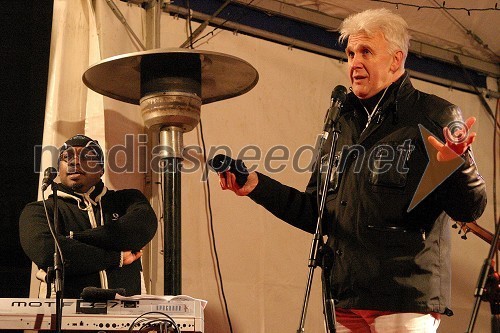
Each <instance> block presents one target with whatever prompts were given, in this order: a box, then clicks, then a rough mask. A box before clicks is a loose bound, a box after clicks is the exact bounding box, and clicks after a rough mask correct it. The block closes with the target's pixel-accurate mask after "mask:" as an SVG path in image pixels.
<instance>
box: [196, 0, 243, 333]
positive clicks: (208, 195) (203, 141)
mask: <svg viewBox="0 0 500 333" xmlns="http://www.w3.org/2000/svg"><path fill="white" fill-rule="evenodd" d="M186 5H187V9H188V20H187V22H188V29H189V36H188V39H189V43H190V48H191V49H192V48H193V38H192V37H193V28H192V25H191V7H190V4H189V0H187V2H186ZM200 136H201V142H202V146H203V163H204V164H203V165H204V167H203V169H202V170H203V172H207V170H208V169H207V168H206V163H207V154H206V146H205V137H204V135H203V124H202V122H201V120H200ZM206 176H207V177H205V179H206V180H207V181H206V184H207V202H208V212H209V224H210V233H211V234H212V246H213V249H214V256H215V262H216V266H217V274H218V276H219V281H220V282H219V283H220V289H221V294H222V299H223V301H224V309H225V312H226V317H227V321H228V324H229V331H230V332H231V333H232V332H233V325H232V324H231V317H230V315H229V309H228V305H227V300H226V293H225V292H224V284H223V281H222V273H221V270H220V263H219V255H218V253H217V245H216V242H215V232H214V226H213V214H212V203H211V201H212V200H211V197H210V182H209V179H208V174H207V175H206Z"/></svg>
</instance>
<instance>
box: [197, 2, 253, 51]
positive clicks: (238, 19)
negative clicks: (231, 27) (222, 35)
mask: <svg viewBox="0 0 500 333" xmlns="http://www.w3.org/2000/svg"><path fill="white" fill-rule="evenodd" d="M254 1H255V0H252V1H250V2H249V3H247V4H246V5H245V6H246V7H248V6H250V5H251V4H252V3H253V2H254ZM245 15H247V14H241V15H240V16H239V17H238V18H236V19H235V20H234V21H233V22H238V21H240V20H241V19H242V18H243V17H245ZM228 21H229V18H227V19H226V20H224V22H222V23H221V24H220V25H218V26H217V27H215V28H213V29H212V31H210V32H208V33H206V34H205V35H203V36H201V37H200V38H198V39H196V40H195V41H193V42H192V44H195V43H197V42H199V41H200V40H202V39H204V38H206V37H207V36H209V35H213V34H214V32H215V31H216V30H218V29H220V28H222V27H223V26H224V24H226V23H227V22H228Z"/></svg>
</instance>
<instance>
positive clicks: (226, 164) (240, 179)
mask: <svg viewBox="0 0 500 333" xmlns="http://www.w3.org/2000/svg"><path fill="white" fill-rule="evenodd" d="M207 164H208V166H209V167H210V168H212V170H214V171H215V172H217V173H222V172H226V171H229V172H231V173H233V174H234V175H235V176H236V183H237V184H238V185H239V186H240V187H242V186H243V185H245V183H246V182H247V178H248V170H247V167H246V166H245V163H243V161H242V160H233V159H232V158H231V157H229V156H226V155H223V154H218V155H216V156H215V157H214V158H212V159H210V160H209V161H208V162H207Z"/></svg>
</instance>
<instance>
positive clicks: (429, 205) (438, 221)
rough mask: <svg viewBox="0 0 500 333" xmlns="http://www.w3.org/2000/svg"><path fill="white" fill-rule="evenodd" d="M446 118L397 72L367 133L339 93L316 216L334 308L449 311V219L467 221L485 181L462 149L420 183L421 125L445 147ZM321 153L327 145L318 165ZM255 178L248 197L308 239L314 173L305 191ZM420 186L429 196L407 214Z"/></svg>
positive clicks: (448, 113) (448, 112)
mask: <svg viewBox="0 0 500 333" xmlns="http://www.w3.org/2000/svg"><path fill="white" fill-rule="evenodd" d="M453 121H462V116H461V112H460V110H459V108H458V107H456V106H454V105H452V104H450V103H449V102H447V101H445V100H443V99H441V98H439V97H436V96H433V95H429V94H425V93H423V92H420V91H418V90H416V89H414V88H413V86H412V84H411V82H410V79H409V76H408V74H406V73H405V74H404V75H403V76H402V77H401V78H400V79H399V80H398V81H397V82H395V83H394V84H392V85H391V86H390V87H389V89H388V91H387V93H386V95H385V96H384V98H383V100H382V102H381V103H380V104H379V107H378V109H377V110H376V111H375V113H374V114H373V116H372V120H371V122H370V123H369V124H368V126H367V127H366V128H365V124H366V122H367V113H366V111H365V110H364V108H363V105H362V104H361V102H360V101H359V100H358V99H357V97H356V96H354V94H352V93H350V94H348V97H347V101H346V103H345V105H344V107H343V109H342V113H341V117H340V119H339V124H340V131H341V134H340V137H339V140H338V144H337V149H336V153H335V156H336V159H335V161H336V163H335V169H334V172H333V174H332V177H331V178H330V184H329V189H328V196H327V202H326V210H327V212H326V213H325V218H324V220H323V222H324V223H323V233H324V234H326V235H328V241H327V244H328V245H329V247H330V248H331V249H332V250H333V252H332V253H333V274H331V279H330V281H331V285H332V291H333V295H334V298H335V299H336V300H338V304H337V306H338V307H341V308H354V309H371V310H383V311H396V312H439V313H446V314H451V311H450V310H449V306H450V271H451V268H450V227H449V223H448V221H449V218H448V217H449V216H450V217H452V218H453V219H455V220H457V221H462V222H469V221H473V220H475V219H477V218H478V217H479V216H480V215H481V214H482V212H483V210H484V208H485V206H486V191H485V185H484V181H483V179H482V178H481V177H480V176H479V174H478V173H477V169H476V166H475V164H474V161H473V158H472V155H471V154H472V153H471V152H470V151H468V152H467V153H466V154H464V156H463V157H464V160H465V162H464V163H463V164H462V165H461V166H460V167H459V168H458V169H456V171H455V172H453V173H452V174H451V176H449V177H447V178H444V177H443V178H441V179H439V177H438V179H427V178H426V179H424V180H422V176H423V173H424V170H425V168H426V166H427V164H428V162H429V158H428V157H427V152H426V148H425V144H424V141H423V138H422V134H421V131H420V128H421V127H422V128H423V129H424V130H425V129H427V130H428V131H430V132H432V133H433V134H434V135H435V136H437V137H439V138H440V139H441V141H444V137H443V131H442V129H443V127H444V126H447V125H448V124H450V123H451V122H453ZM419 126H420V127H419ZM329 149H330V143H329V142H327V144H326V145H325V148H324V149H323V152H322V156H323V158H322V161H325V160H326V157H327V155H328V154H327V152H328V151H329ZM435 153H436V152H435V151H433V152H430V153H429V155H432V156H431V158H434V156H435ZM388 161H394V162H395V163H392V164H391V163H390V162H388ZM435 166H436V164H434V167H435ZM439 166H440V168H441V167H442V166H443V167H444V164H440V165H439ZM430 169H431V168H430ZM434 171H435V170H434ZM433 174H436V173H435V172H433ZM258 176H259V183H258V185H257V187H256V188H255V189H254V191H252V193H250V195H249V197H251V198H252V199H253V200H254V201H255V202H257V203H259V204H261V205H262V206H264V207H265V208H267V209H268V210H269V211H270V212H272V213H273V214H274V215H275V216H277V217H279V218H281V219H283V220H284V221H286V222H288V223H290V224H292V225H294V226H296V227H298V228H300V229H302V230H305V231H307V232H311V233H313V232H314V231H315V226H316V220H317V216H318V213H317V204H316V202H317V198H316V189H317V186H316V184H317V177H316V172H313V174H312V176H311V179H310V182H309V184H308V186H307V189H306V191H305V192H300V191H297V190H295V189H293V188H290V187H288V186H285V185H282V184H280V183H279V182H277V181H275V180H273V179H271V178H269V177H267V176H265V175H262V174H258ZM421 180H422V184H420V183H421ZM419 184H420V186H421V187H424V188H427V189H428V191H427V192H430V194H429V195H427V196H426V197H425V198H423V200H420V201H417V203H418V204H417V205H416V206H415V207H414V208H413V209H409V208H410V203H411V201H412V198H413V196H414V194H415V192H416V190H417V187H418V186H419Z"/></svg>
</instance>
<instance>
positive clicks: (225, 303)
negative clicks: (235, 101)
mask: <svg viewBox="0 0 500 333" xmlns="http://www.w3.org/2000/svg"><path fill="white" fill-rule="evenodd" d="M200 136H201V143H202V146H203V172H204V173H205V172H206V173H207V175H206V177H205V179H206V184H207V204H208V215H209V225H210V233H211V235H212V246H213V248H214V256H215V263H216V266H217V274H218V275H219V283H220V290H221V294H222V299H223V301H224V309H225V311H226V317H227V322H228V324H229V331H230V332H231V333H233V325H232V324H231V317H230V316H229V309H228V306H227V300H226V293H225V292H224V284H223V282H222V273H221V271H220V264H219V255H218V254H217V246H216V242H215V232H214V223H213V215H212V203H211V198H210V182H209V179H208V169H207V167H206V165H207V150H206V146H205V138H204V136H203V124H202V122H201V120H200ZM204 176H205V174H204Z"/></svg>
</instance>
